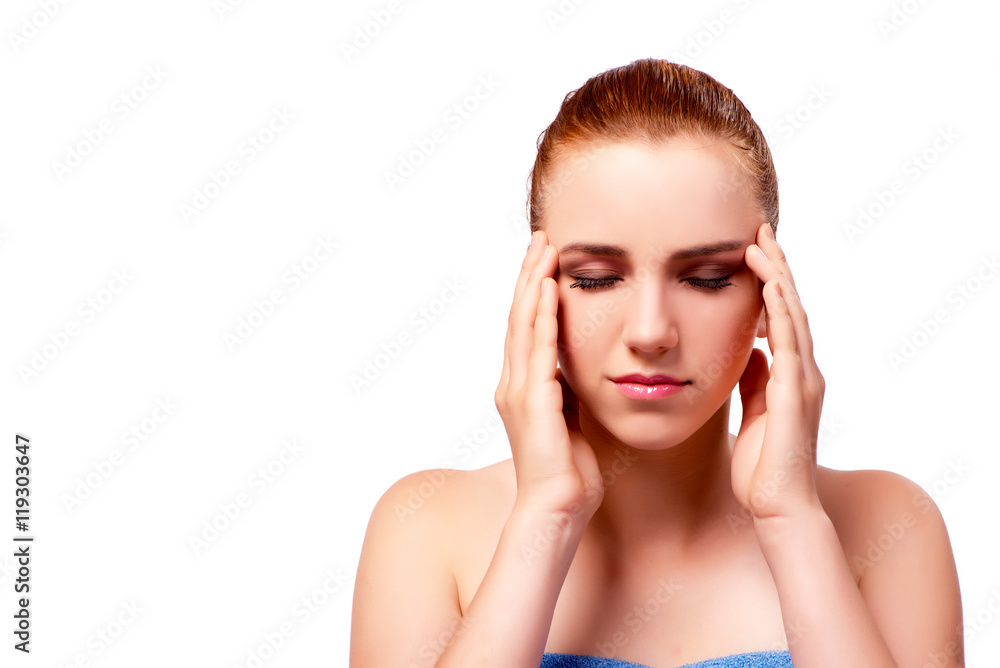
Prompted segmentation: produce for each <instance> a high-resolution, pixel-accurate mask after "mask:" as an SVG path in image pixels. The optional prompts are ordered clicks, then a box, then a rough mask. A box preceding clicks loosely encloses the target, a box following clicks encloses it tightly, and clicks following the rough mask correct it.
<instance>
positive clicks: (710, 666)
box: [540, 650, 793, 668]
mask: <svg viewBox="0 0 1000 668" xmlns="http://www.w3.org/2000/svg"><path fill="white" fill-rule="evenodd" d="M540 668H649V666H644V665H642V664H639V663H630V662H628V661H622V660H620V659H605V658H602V657H599V656H590V655H584V654H561V653H555V652H546V653H545V654H543V655H542V665H541V667H540ZM680 668H793V667H792V655H791V654H789V653H788V651H787V650H768V651H766V652H743V653H740V654H730V655H729V656H720V657H719V658H717V659H706V660H704V661H699V662H697V663H687V664H684V665H683V666H680Z"/></svg>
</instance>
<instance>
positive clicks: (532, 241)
mask: <svg viewBox="0 0 1000 668" xmlns="http://www.w3.org/2000/svg"><path fill="white" fill-rule="evenodd" d="M534 243H535V233H534V232H532V233H531V240H530V241H528V250H531V246H532V245H533V244H534Z"/></svg>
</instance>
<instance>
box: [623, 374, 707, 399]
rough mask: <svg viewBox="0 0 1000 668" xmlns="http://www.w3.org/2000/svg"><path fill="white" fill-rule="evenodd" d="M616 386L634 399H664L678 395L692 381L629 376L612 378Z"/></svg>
mask: <svg viewBox="0 0 1000 668" xmlns="http://www.w3.org/2000/svg"><path fill="white" fill-rule="evenodd" d="M612 380H613V381H614V383H615V385H616V386H617V387H618V389H619V390H621V391H622V393H623V394H625V396H627V397H630V398H632V399H662V398H663V397H669V396H671V395H673V394H677V393H678V392H680V391H681V390H683V389H684V386H685V385H689V384H690V381H683V380H677V379H676V378H671V377H670V376H664V375H660V374H658V375H655V376H643V375H642V374H635V373H633V374H629V375H627V376H619V377H618V378H612Z"/></svg>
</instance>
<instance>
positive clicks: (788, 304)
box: [746, 226, 824, 391]
mask: <svg viewBox="0 0 1000 668" xmlns="http://www.w3.org/2000/svg"><path fill="white" fill-rule="evenodd" d="M762 227H763V226H762ZM771 252H772V253H775V252H779V253H780V248H778V247H777V245H776V244H775V245H774V246H772V249H771ZM762 256H764V257H762ZM782 257H784V256H783V255H782ZM746 262H747V265H748V266H750V268H751V269H753V271H754V272H755V273H756V274H757V275H758V277H759V278H760V280H761V281H763V282H764V283H765V284H766V283H767V282H768V281H772V280H777V281H778V282H779V283H780V284H781V286H782V288H784V291H783V293H782V294H783V296H784V298H785V299H784V301H785V308H786V309H787V310H788V312H789V314H790V317H791V319H792V322H793V325H794V331H795V339H796V349H797V351H798V355H799V358H800V359H801V361H802V373H803V375H804V377H805V379H806V382H807V383H808V384H809V385H810V386H812V387H818V388H819V389H820V390H821V391H822V390H823V386H824V381H823V377H822V374H821V373H820V371H819V367H818V366H817V365H816V359H815V357H814V356H813V338H812V332H811V330H810V329H809V319H808V317H807V316H806V311H805V308H804V307H803V306H802V301H801V299H800V298H799V293H798V291H797V290H796V289H795V286H794V285H793V284H792V283H791V282H790V281H789V280H788V275H786V274H785V273H783V272H782V271H781V269H780V267H779V265H778V263H777V262H775V261H774V260H773V259H772V258H771V256H770V255H766V254H765V253H764V249H762V248H761V247H760V246H757V245H756V244H751V245H750V246H748V247H747V251H746ZM785 265H786V266H787V261H786V262H785ZM770 338H771V337H770V334H768V341H769V343H770ZM772 352H773V350H772Z"/></svg>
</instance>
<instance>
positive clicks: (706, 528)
mask: <svg viewBox="0 0 1000 668" xmlns="http://www.w3.org/2000/svg"><path fill="white" fill-rule="evenodd" d="M729 402H730V399H726V401H725V402H724V403H723V404H722V406H720V408H719V410H718V411H716V412H715V414H714V415H713V416H712V417H711V418H709V419H708V421H706V422H705V424H704V425H702V426H701V428H700V429H698V431H696V432H695V433H693V434H691V436H690V437H688V438H687V439H686V440H684V441H682V442H680V443H677V444H676V445H674V446H672V447H669V448H664V449H662V450H640V449H637V448H633V447H630V446H629V445H627V444H625V443H623V442H622V441H620V440H618V439H617V438H616V437H615V436H614V435H613V434H611V433H610V432H608V431H607V429H605V428H604V427H603V426H602V425H600V424H599V423H598V422H596V420H594V419H593V417H592V416H590V415H589V414H587V413H586V412H585V411H581V414H580V429H581V432H582V433H583V436H584V438H586V439H587V442H588V443H590V445H591V447H592V448H593V449H594V453H595V454H596V455H597V461H598V464H599V465H600V467H601V471H602V472H603V477H604V500H603V501H602V503H601V506H600V508H598V509H597V511H596V513H595V514H594V516H593V517H592V518H591V520H590V523H589V524H588V527H587V532H588V533H589V534H591V539H592V540H596V541H598V542H599V543H600V544H602V545H603V546H604V547H605V548H607V549H608V550H609V553H612V554H624V553H625V552H626V551H630V552H635V551H637V550H639V549H642V548H646V547H652V548H654V549H663V548H667V549H671V550H681V551H683V550H685V549H686V548H690V547H693V546H694V545H695V544H696V543H698V542H700V541H702V540H704V539H706V538H708V537H710V536H713V535H715V536H718V535H720V534H719V532H720V531H723V532H724V533H729V532H730V531H731V530H730V528H729V525H728V524H727V521H726V515H727V513H731V512H739V504H738V503H737V501H736V499H735V497H734V496H733V491H732V483H731V478H730V460H731V456H732V440H731V436H730V434H729Z"/></svg>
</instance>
